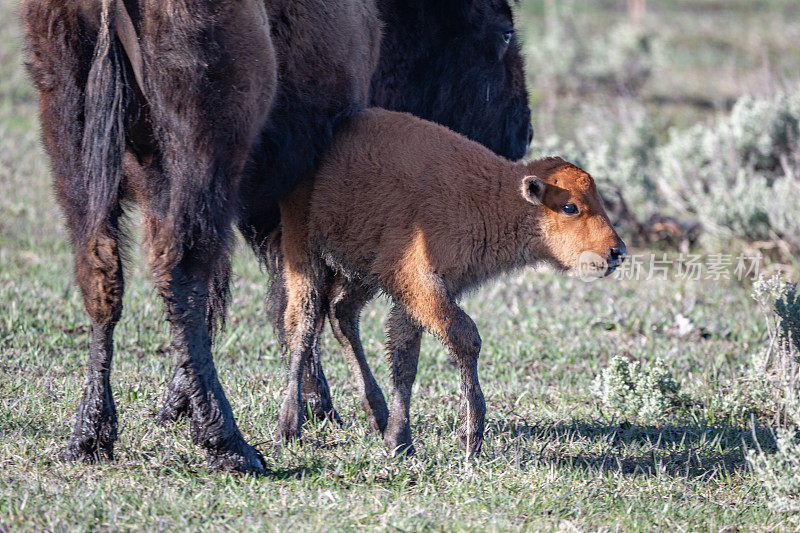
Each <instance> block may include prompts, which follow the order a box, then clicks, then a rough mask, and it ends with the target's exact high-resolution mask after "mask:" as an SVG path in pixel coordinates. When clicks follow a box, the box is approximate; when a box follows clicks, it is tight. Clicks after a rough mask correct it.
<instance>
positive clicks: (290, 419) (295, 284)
mask: <svg viewBox="0 0 800 533" xmlns="http://www.w3.org/2000/svg"><path fill="white" fill-rule="evenodd" d="M283 275H284V276H285V280H286V289H287V296H288V302H287V306H286V314H285V317H284V327H285V331H286V343H287V346H288V348H289V379H288V381H287V384H286V392H285V395H284V399H283V403H282V404H281V408H280V412H279V414H278V425H279V427H280V431H281V434H282V435H283V437H284V439H286V440H291V439H294V438H299V437H300V433H301V428H302V426H303V418H304V405H305V404H304V402H303V374H304V371H305V368H306V366H307V365H309V364H311V358H312V357H313V352H314V346H315V344H316V341H317V336H318V333H319V328H318V324H319V321H320V319H321V314H322V306H321V305H320V304H321V299H322V290H323V285H324V283H323V281H324V273H322V272H320V269H319V268H318V266H317V265H315V264H312V263H309V262H306V261H300V262H293V261H290V260H287V261H286V268H285V269H284V271H283Z"/></svg>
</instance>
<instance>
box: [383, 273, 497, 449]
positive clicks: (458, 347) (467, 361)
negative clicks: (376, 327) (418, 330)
mask: <svg viewBox="0 0 800 533" xmlns="http://www.w3.org/2000/svg"><path fill="white" fill-rule="evenodd" d="M412 268H416V269H417V270H416V271H414V270H411V272H412V274H408V273H406V274H405V277H404V278H401V279H414V280H416V281H417V283H416V284H415V285H413V287H412V288H410V289H409V288H405V290H395V291H394V294H395V298H396V299H397V300H398V301H399V302H400V303H401V304H402V305H403V306H404V307H405V309H406V311H407V312H408V314H409V315H410V317H411V318H412V319H413V320H414V321H415V322H416V323H418V324H420V325H421V326H424V327H426V328H428V329H429V330H430V331H431V332H432V333H433V334H434V335H436V337H437V338H438V339H439V340H440V341H441V342H442V343H443V344H444V345H445V346H446V347H447V348H448V349H449V350H450V352H451V353H452V354H453V357H454V358H455V360H456V361H457V362H458V366H459V369H460V371H461V382H460V388H461V399H460V405H459V411H458V421H459V424H458V438H459V442H460V444H461V446H462V447H463V448H464V449H465V450H466V451H467V453H468V455H469V456H473V455H474V454H476V453H478V452H480V449H481V445H482V444H483V428H484V421H485V417H486V402H485V400H484V397H483V391H481V386H480V382H479V381H478V355H479V354H480V351H481V336H480V334H479V333H478V328H477V327H476V326H475V323H474V322H473V321H472V319H471V318H470V317H469V316H468V315H467V314H466V313H465V312H464V311H463V310H462V309H461V308H460V307H459V306H458V305H457V304H456V303H455V301H454V300H453V298H452V297H451V296H450V295H449V293H448V292H447V290H446V289H445V285H444V283H443V281H442V280H441V279H440V278H439V277H438V276H435V275H433V274H431V273H429V272H422V273H420V272H419V270H418V267H413V266H412ZM399 286H400V287H403V285H399ZM393 403H394V400H393ZM390 418H391V416H390ZM390 425H391V424H390Z"/></svg>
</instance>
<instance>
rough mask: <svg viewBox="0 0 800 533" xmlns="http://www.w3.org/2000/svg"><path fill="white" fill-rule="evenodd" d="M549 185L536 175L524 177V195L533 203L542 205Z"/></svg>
mask: <svg viewBox="0 0 800 533" xmlns="http://www.w3.org/2000/svg"><path fill="white" fill-rule="evenodd" d="M546 189H547V185H546V184H545V183H544V182H543V181H542V180H540V179H539V178H537V177H536V176H525V177H524V178H522V196H523V198H525V199H526V200H527V201H529V202H530V203H532V204H533V205H542V201H543V200H544V192H545V190H546Z"/></svg>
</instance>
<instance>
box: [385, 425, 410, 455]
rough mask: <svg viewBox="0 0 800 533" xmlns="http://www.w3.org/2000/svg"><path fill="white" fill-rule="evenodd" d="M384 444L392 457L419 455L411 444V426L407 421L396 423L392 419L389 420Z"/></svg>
mask: <svg viewBox="0 0 800 533" xmlns="http://www.w3.org/2000/svg"><path fill="white" fill-rule="evenodd" d="M383 443H384V444H385V445H386V448H387V449H388V450H389V453H390V454H391V455H392V457H397V456H400V455H408V456H411V455H414V454H416V453H417V451H416V450H415V449H414V445H413V444H412V443H411V426H410V425H409V424H408V422H406V421H405V420H403V421H396V420H393V419H392V418H391V417H390V418H389V423H388V426H387V427H386V433H385V435H384V437H383Z"/></svg>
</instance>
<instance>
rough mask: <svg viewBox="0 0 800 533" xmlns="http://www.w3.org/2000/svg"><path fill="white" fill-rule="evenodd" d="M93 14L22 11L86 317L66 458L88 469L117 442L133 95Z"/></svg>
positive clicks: (104, 26) (33, 5)
mask: <svg viewBox="0 0 800 533" xmlns="http://www.w3.org/2000/svg"><path fill="white" fill-rule="evenodd" d="M98 7H99V6H98ZM96 15H97V20H93V21H92V20H87V19H86V18H84V17H83V16H82V15H81V12H80V8H79V7H77V6H75V5H73V4H72V3H68V2H67V3H65V2H54V1H46V0H30V1H28V2H24V3H23V6H22V16H23V20H24V21H25V27H26V28H25V29H26V35H25V37H26V51H27V55H28V67H29V70H30V73H31V77H32V78H33V81H34V83H35V84H36V87H37V89H38V90H39V96H40V102H39V104H40V115H41V122H42V133H43V139H44V144H45V147H46V148H47V151H48V153H49V155H50V158H51V161H52V168H53V174H54V177H55V184H56V192H57V195H58V198H59V201H60V203H61V205H62V207H63V209H64V213H65V215H66V220H67V226H68V228H69V230H70V233H71V237H72V242H73V245H74V247H75V275H76V278H77V281H78V285H79V286H80V289H81V292H82V294H83V301H84V307H85V309H86V312H87V314H88V315H89V317H90V319H91V344H90V348H89V361H88V376H87V380H86V386H85V388H84V393H83V398H82V400H81V402H80V405H79V406H78V411H77V416H76V420H75V427H74V431H73V433H72V436H71V438H70V439H69V442H68V444H67V448H66V452H65V457H66V458H67V459H71V460H88V461H94V460H97V459H99V458H100V457H101V456H102V457H105V458H107V459H111V458H112V456H113V448H114V441H115V440H116V438H117V413H116V408H115V406H114V399H113V397H112V394H111V385H110V379H109V377H110V373H111V358H112V352H113V340H112V338H113V331H114V325H115V324H116V323H117V321H118V320H119V317H120V314H121V312H122V293H123V277H122V264H121V261H120V256H119V249H118V246H117V239H118V228H117V219H118V218H119V216H120V214H121V209H120V206H119V199H118V193H119V180H120V173H121V158H122V150H123V144H124V132H123V131H122V122H123V120H124V117H125V113H126V111H125V110H126V106H127V104H128V103H129V97H130V94H129V93H128V92H127V89H126V83H125V73H124V69H123V63H122V61H123V59H122V55H121V51H120V49H119V47H118V46H117V45H116V43H115V41H114V36H113V27H112V24H111V20H110V17H109V13H108V10H107V7H106V6H104V11H103V13H102V15H101V14H100V12H99V9H98V12H97V13H96ZM98 24H100V27H98V26H97V25H98Z"/></svg>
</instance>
